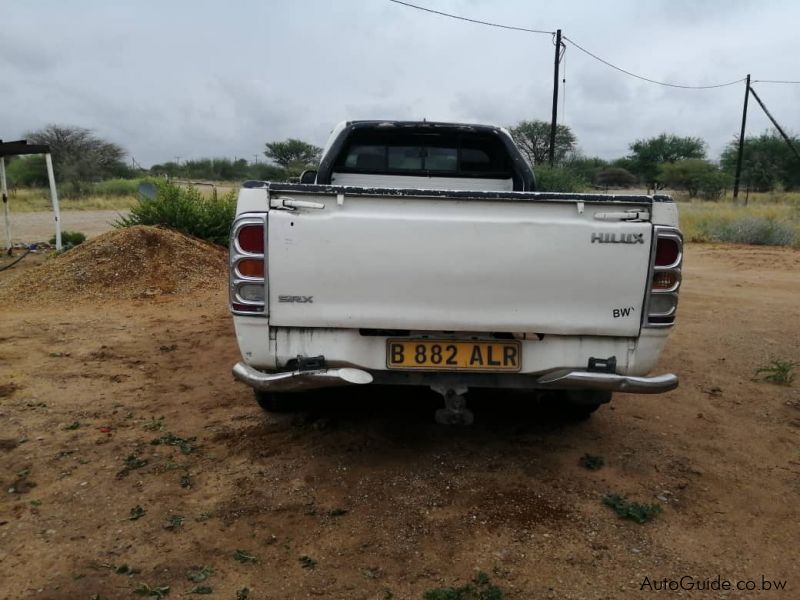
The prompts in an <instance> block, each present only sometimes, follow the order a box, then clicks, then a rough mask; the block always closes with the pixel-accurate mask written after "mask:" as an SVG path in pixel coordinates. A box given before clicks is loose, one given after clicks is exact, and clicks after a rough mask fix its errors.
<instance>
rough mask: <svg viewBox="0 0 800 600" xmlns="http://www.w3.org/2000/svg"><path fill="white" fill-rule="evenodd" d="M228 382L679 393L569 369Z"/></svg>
mask: <svg viewBox="0 0 800 600" xmlns="http://www.w3.org/2000/svg"><path fill="white" fill-rule="evenodd" d="M233 376H234V377H235V378H236V379H237V380H239V381H241V382H243V383H246V384H247V385H249V386H250V387H252V388H254V389H256V390H261V391H265V392H266V391H269V392H299V391H304V390H310V389H316V388H324V387H335V386H341V385H364V384H368V383H373V382H376V383H383V384H394V385H442V384H444V385H461V386H466V387H497V388H518V389H560V390H568V389H569V390H605V391H611V392H628V393H632V394H660V393H663V392H668V391H670V390H674V389H675V388H676V387H678V377H677V375H673V374H671V373H668V374H665V375H655V376H653V377H634V376H630V375H616V374H614V373H594V372H589V371H579V370H569V369H565V370H559V371H552V372H550V373H546V374H544V375H519V374H513V375H505V374H503V375H497V374H492V375H471V374H464V375H461V374H459V373H408V372H397V371H394V372H393V371H381V372H375V373H370V372H368V371H364V370H362V369H354V368H350V367H343V368H332V369H317V370H313V371H283V372H278V373H264V372H262V371H259V370H257V369H254V368H253V367H250V366H248V365H246V364H244V363H241V362H240V363H237V364H236V365H235V366H234V367H233Z"/></svg>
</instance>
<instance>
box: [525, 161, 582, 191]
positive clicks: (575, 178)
mask: <svg viewBox="0 0 800 600" xmlns="http://www.w3.org/2000/svg"><path fill="white" fill-rule="evenodd" d="M534 173H535V175H536V190H537V191H539V192H582V191H583V190H585V189H586V187H587V182H586V180H585V179H584V178H583V177H581V176H580V175H578V174H577V173H576V172H574V171H572V170H570V169H568V168H565V167H549V166H545V165H540V166H538V167H536V168H535V169H534Z"/></svg>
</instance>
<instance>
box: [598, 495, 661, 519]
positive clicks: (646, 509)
mask: <svg viewBox="0 0 800 600" xmlns="http://www.w3.org/2000/svg"><path fill="white" fill-rule="evenodd" d="M603 504H605V505H606V506H608V507H610V508H611V509H613V510H614V512H615V513H617V515H618V516H619V517H621V518H623V519H630V520H631V521H636V522H637V523H639V524H641V523H647V521H652V520H653V519H654V518H655V517H656V515H658V514H660V513H661V506H660V505H659V504H640V503H639V502H629V501H628V500H626V499H625V496H620V495H619V494H608V495H607V496H606V497H605V498H603Z"/></svg>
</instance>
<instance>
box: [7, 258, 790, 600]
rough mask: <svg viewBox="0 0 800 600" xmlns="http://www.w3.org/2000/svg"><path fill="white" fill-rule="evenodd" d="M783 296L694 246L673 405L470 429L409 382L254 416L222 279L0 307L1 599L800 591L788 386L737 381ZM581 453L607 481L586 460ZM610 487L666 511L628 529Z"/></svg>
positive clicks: (674, 366) (764, 357)
mask: <svg viewBox="0 0 800 600" xmlns="http://www.w3.org/2000/svg"><path fill="white" fill-rule="evenodd" d="M40 260H41V258H34V259H30V260H28V259H26V261H23V263H21V264H20V265H18V266H17V267H14V269H11V270H9V271H7V272H5V273H0V280H2V278H3V277H4V276H6V275H7V273H9V272H10V271H13V270H16V269H26V272H28V273H30V274H33V273H35V271H34V270H33V267H34V266H35V263H36V262H37V261H40ZM798 298H800V252H798V251H796V250H789V249H764V248H753V247H731V246H690V247H689V248H688V255H687V261H686V271H685V279H684V288H683V292H682V295H681V306H680V309H679V311H680V313H679V324H678V326H677V328H676V331H675V332H674V334H673V336H672V338H671V340H670V343H669V345H668V348H667V350H666V352H665V354H664V356H663V357H662V360H661V364H660V368H659V371H664V372H665V371H674V372H677V373H678V374H680V376H681V386H680V387H679V389H678V390H676V391H674V392H672V393H670V394H667V395H662V396H640V395H625V394H620V395H617V396H615V399H614V401H613V402H612V404H611V405H610V406H606V407H603V408H601V409H600V410H599V411H598V412H597V413H596V414H595V415H594V416H593V417H592V418H591V419H589V420H588V421H584V422H581V423H577V424H576V423H569V422H565V421H563V420H561V419H559V418H558V416H557V413H554V412H553V411H550V410H547V408H542V407H536V406H533V405H532V403H531V402H530V401H528V399H527V398H526V397H524V396H514V395H509V394H499V393H486V394H483V395H482V396H479V397H477V398H474V399H473V400H472V407H473V408H474V410H475V413H476V423H475V425H474V426H472V427H470V428H465V429H448V428H442V427H439V426H437V425H435V424H434V423H433V419H432V414H433V410H434V409H435V408H436V407H437V406H438V400H437V398H436V397H435V396H433V395H432V394H431V393H430V392H428V391H426V390H418V389H394V390H392V389H388V390H387V389H382V388H369V389H367V390H359V391H358V392H356V391H353V390H349V389H343V390H339V391H335V392H333V393H326V394H323V395H322V396H321V397H320V398H318V399H317V400H316V401H315V402H313V403H312V404H311V405H310V406H309V407H308V408H307V410H305V411H304V412H301V413H300V414H297V415H294V416H291V415H290V416H266V415H265V414H263V413H262V412H261V411H260V409H259V408H258V407H257V406H256V404H255V403H254V402H253V400H252V395H251V393H250V391H249V390H248V389H247V388H245V387H244V386H243V385H241V384H238V383H235V382H234V381H233V379H232V377H231V375H230V367H231V365H232V364H233V363H234V362H235V361H236V360H237V359H238V356H237V348H236V342H235V338H234V334H233V330H232V324H231V319H230V318H229V316H228V314H227V310H226V306H225V281H224V280H220V281H219V284H218V286H216V287H215V288H214V289H211V290H208V291H207V292H202V293H194V294H192V295H173V296H171V295H156V296H153V297H147V298H143V299H133V300H126V301H108V300H107V299H106V300H93V301H81V300H80V299H75V298H66V299H64V301H63V302H62V303H60V304H53V303H48V304H44V305H40V306H33V305H26V304H25V303H24V302H20V303H17V304H12V305H5V306H3V307H2V309H0V310H2V312H0V422H1V423H2V424H3V425H2V431H0V480H2V481H0V483H2V488H0V597H2V598H9V599H19V598H48V599H49V598H53V599H62V598H63V599H66V598H85V599H87V600H88V599H89V598H102V599H107V598H127V597H132V594H133V592H134V590H135V589H137V588H139V589H141V590H143V591H147V589H146V588H143V587H141V586H142V585H143V584H145V585H147V586H149V587H150V590H151V591H153V590H155V588H157V587H159V586H169V587H170V593H169V596H168V597H169V598H172V597H184V596H188V597H194V594H189V592H190V591H191V590H193V589H194V590H195V592H196V593H197V592H198V591H206V592H207V591H208V590H204V589H202V588H203V587H204V586H206V587H208V588H211V593H210V595H209V596H207V597H211V598H223V599H231V600H233V599H234V598H237V597H240V598H243V597H245V594H244V592H243V591H242V590H243V589H244V588H247V589H249V590H250V592H249V598H251V599H252V598H259V599H260V598H316V597H320V598H322V597H324V598H347V599H350V598H365V599H366V598H369V599H372V598H375V599H386V598H421V597H422V595H423V594H424V593H425V592H426V591H429V590H433V589H435V588H442V587H447V586H454V587H458V586H462V585H464V584H466V583H468V582H469V581H470V580H472V579H473V578H474V577H476V575H477V574H478V573H479V572H483V573H485V574H486V575H487V576H488V577H489V579H490V581H491V583H492V584H494V585H496V586H498V587H499V588H501V589H502V591H503V593H504V596H503V597H504V598H525V599H527V598H628V597H641V596H642V595H645V596H646V595H647V594H643V593H642V592H641V591H640V590H641V586H642V583H643V582H644V581H645V578H646V577H647V578H649V580H650V581H651V585H652V582H657V581H661V580H662V579H664V578H667V579H674V580H677V579H680V578H681V577H682V576H690V577H692V578H696V579H697V580H706V579H714V578H716V577H717V575H720V576H721V577H722V578H723V579H728V580H731V581H732V582H737V581H741V582H746V581H747V580H753V581H754V582H755V584H757V585H758V589H760V588H761V586H762V577H763V578H764V579H766V580H786V590H785V591H784V592H776V591H774V590H772V591H770V592H769V593H766V592H765V593H764V594H765V597H787V598H798V597H800V570H798V564H799V562H800V547H799V546H798V539H800V508H798V507H799V506H800V381H797V382H795V384H794V386H792V387H789V386H780V385H774V384H770V383H765V382H758V381H754V380H753V379H752V377H753V371H754V369H755V368H757V367H759V366H762V365H764V364H766V363H768V362H769V361H770V360H772V359H774V358H780V359H784V360H795V361H798V360H800V309H798ZM587 453H588V454H591V455H596V456H600V457H602V458H603V460H604V465H603V466H602V468H600V469H599V470H594V471H593V470H588V469H586V468H584V467H583V466H581V464H580V459H581V457H582V456H583V455H585V454H587ZM609 493H619V494H624V495H625V496H627V497H628V498H629V499H631V500H636V501H639V502H644V503H658V504H659V505H660V506H661V507H662V508H663V512H662V513H661V514H659V515H658V516H657V517H656V518H655V519H654V520H653V521H651V522H649V523H645V524H642V525H640V524H638V523H635V522H633V521H629V520H623V519H620V518H619V517H617V515H616V514H615V513H614V512H613V511H612V510H611V509H609V508H608V507H607V506H604V505H603V502H602V499H603V498H604V496H605V495H606V494H609ZM237 551H241V552H238V553H237ZM237 558H238V560H237ZM202 567H207V571H206V573H208V572H210V575H208V576H207V578H206V579H205V580H204V581H190V580H189V579H188V578H187V573H191V574H193V575H194V578H195V579H196V580H199V579H201V578H202V574H198V573H197V572H196V571H198V570H200V568H202ZM193 569H194V571H193ZM734 585H735V584H734ZM198 586H199V588H200V589H199V590H198V589H197V588H198ZM645 591H647V590H645ZM153 594H154V595H153V596H152V597H158V594H157V593H156V592H155V591H153ZM237 594H238V596H237ZM752 594H756V595H758V592H736V591H733V592H715V591H705V592H694V593H692V592H685V593H684V595H685V596H689V597H704V598H706V597H707V598H723V597H748V596H750V595H752ZM198 597H200V596H198ZM457 597H459V596H453V595H451V596H441V595H440V596H439V598H457ZM487 597H488V596H487Z"/></svg>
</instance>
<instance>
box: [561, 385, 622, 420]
mask: <svg viewBox="0 0 800 600" xmlns="http://www.w3.org/2000/svg"><path fill="white" fill-rule="evenodd" d="M560 395H561V396H562V397H561V398H559V401H560V405H561V409H562V411H563V413H564V415H565V416H566V417H567V418H568V419H569V420H571V421H583V420H585V419H588V418H589V417H591V416H592V413H594V412H595V411H596V410H597V409H598V408H600V407H601V406H602V405H603V404H608V403H609V402H611V392H608V391H604V390H564V391H563V392H562V393H561V394H560Z"/></svg>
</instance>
